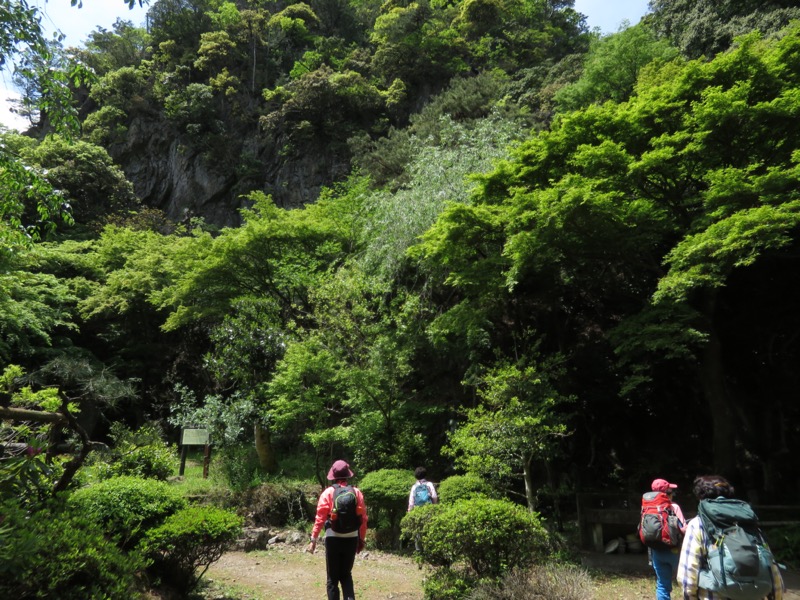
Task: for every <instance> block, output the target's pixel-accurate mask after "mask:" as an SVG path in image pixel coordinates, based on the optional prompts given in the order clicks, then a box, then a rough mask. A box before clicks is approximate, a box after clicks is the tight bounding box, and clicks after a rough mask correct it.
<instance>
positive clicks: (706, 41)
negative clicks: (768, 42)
mask: <svg viewBox="0 0 800 600" xmlns="http://www.w3.org/2000/svg"><path fill="white" fill-rule="evenodd" d="M650 10H651V11H652V15H650V16H649V17H648V20H650V21H651V22H652V23H653V26H654V29H655V31H656V32H657V34H658V35H663V36H666V37H667V38H669V39H670V40H671V41H672V43H674V44H675V45H676V46H677V47H678V48H680V50H681V52H683V54H684V55H685V56H687V57H688V58H700V57H702V56H705V57H707V58H712V57H713V56H714V55H715V54H717V53H719V52H723V51H725V50H727V49H728V48H729V47H730V45H731V43H732V42H733V40H734V38H736V37H738V36H740V35H743V34H746V33H750V32H752V31H754V30H755V31H759V32H761V33H762V34H765V35H766V34H772V33H776V32H778V31H779V30H780V29H782V28H784V27H786V26H787V25H788V24H789V23H790V22H791V21H792V20H793V19H797V18H798V17H800V7H798V6H797V5H796V3H795V2H792V1H791V0H777V1H770V2H756V1H754V0H723V1H721V2H720V1H710V0H699V1H698V2H693V1H692V2H690V1H689V0H678V1H672V0H652V1H651V2H650Z"/></svg>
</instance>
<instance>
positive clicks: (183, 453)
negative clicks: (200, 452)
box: [178, 444, 189, 477]
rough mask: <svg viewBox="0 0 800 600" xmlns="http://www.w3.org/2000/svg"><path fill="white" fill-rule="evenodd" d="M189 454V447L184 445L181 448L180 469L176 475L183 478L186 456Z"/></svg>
mask: <svg viewBox="0 0 800 600" xmlns="http://www.w3.org/2000/svg"><path fill="white" fill-rule="evenodd" d="M188 453H189V446H187V445H186V444H184V445H183V446H181V468H180V470H179V471H178V475H180V476H181V477H183V473H184V471H186V455H187V454H188Z"/></svg>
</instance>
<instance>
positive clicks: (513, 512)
mask: <svg viewBox="0 0 800 600" xmlns="http://www.w3.org/2000/svg"><path fill="white" fill-rule="evenodd" d="M416 510H417V509H415V510H414V511H412V513H413V512H415V511H416ZM548 545H549V539H548V533H547V530H546V529H545V528H544V526H543V525H542V523H541V521H540V520H539V515H538V514H536V513H532V512H530V511H528V510H527V509H526V508H524V507H522V506H520V505H518V504H514V503H513V502H510V501H508V500H491V499H488V498H473V499H471V500H459V501H457V502H455V503H453V504H450V505H442V506H441V507H439V510H434V511H431V516H430V519H429V520H428V522H427V523H426V524H425V526H424V527H423V530H422V560H424V561H425V562H427V563H430V564H432V565H436V566H446V567H447V566H450V565H452V564H454V563H458V562H462V561H463V562H465V563H466V564H468V565H469V567H470V568H471V570H472V571H473V572H474V573H475V575H476V576H477V577H478V578H483V577H491V578H498V577H500V576H502V575H503V574H505V573H506V572H508V571H510V570H512V569H514V568H518V567H527V566H528V565H530V564H531V563H533V561H534V560H536V559H537V558H539V557H543V556H544V555H545V553H546V551H547V548H548Z"/></svg>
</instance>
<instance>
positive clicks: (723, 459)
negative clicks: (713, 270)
mask: <svg viewBox="0 0 800 600" xmlns="http://www.w3.org/2000/svg"><path fill="white" fill-rule="evenodd" d="M715 300H716V294H715V293H714V292H708V298H707V299H706V303H705V307H704V308H705V316H706V318H707V319H708V341H707V342H706V346H705V348H704V350H703V355H702V363H701V365H700V384H701V386H702V389H703V394H704V396H705V399H706V403H707V404H708V408H709V411H710V413H711V424H712V433H711V440H712V452H713V461H714V469H715V470H716V471H717V473H718V474H720V475H723V476H724V477H733V476H734V475H736V437H737V435H736V420H735V417H734V412H733V408H732V406H731V400H730V399H729V398H728V397H727V394H726V392H725V367H724V365H723V361H722V345H721V344H720V341H719V336H718V335H717V332H716V330H715V328H714V324H713V320H714V309H715V304H716V302H715Z"/></svg>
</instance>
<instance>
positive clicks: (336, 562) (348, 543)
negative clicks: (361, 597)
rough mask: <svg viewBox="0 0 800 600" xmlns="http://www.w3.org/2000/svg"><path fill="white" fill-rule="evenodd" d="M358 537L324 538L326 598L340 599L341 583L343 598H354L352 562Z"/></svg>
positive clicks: (348, 599) (329, 599)
mask: <svg viewBox="0 0 800 600" xmlns="http://www.w3.org/2000/svg"><path fill="white" fill-rule="evenodd" d="M357 547H358V538H357V537H352V538H337V537H326V538H325V565H326V568H327V570H328V585H327V588H328V600H340V598H339V584H340V583H341V584H342V593H343V594H344V600H355V597H356V595H355V592H354V591H353V563H354V562H355V560H356V549H357Z"/></svg>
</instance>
